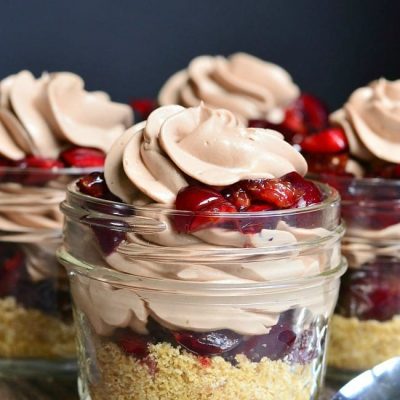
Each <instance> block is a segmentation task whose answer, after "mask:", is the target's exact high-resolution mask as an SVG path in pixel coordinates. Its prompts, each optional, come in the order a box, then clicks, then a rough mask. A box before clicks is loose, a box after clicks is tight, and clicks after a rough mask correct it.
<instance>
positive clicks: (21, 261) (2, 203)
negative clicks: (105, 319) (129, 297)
mask: <svg viewBox="0 0 400 400" xmlns="http://www.w3.org/2000/svg"><path fill="white" fill-rule="evenodd" d="M88 172H90V171H88V170H87V169H73V168H69V169H58V170H44V169H33V168H29V169H27V168H9V167H0V371H2V372H3V371H6V370H9V369H10V370H11V371H12V372H13V373H24V374H32V375H36V374H39V373H41V372H43V373H47V372H48V371H51V372H52V373H54V372H57V371H59V372H65V371H67V372H68V371H71V370H75V369H76V367H75V330H74V327H73V322H72V307H71V300H70V294H69V285H68V279H67V276H66V273H65V270H64V268H62V267H61V266H60V264H59V263H58V261H57V258H56V255H55V252H56V249H57V247H59V246H60V243H61V236H62V220H63V216H62V213H61V211H60V210H59V204H60V202H61V201H63V200H64V198H65V189H66V187H67V185H68V184H69V183H70V182H71V181H72V180H75V179H76V177H77V176H80V175H81V174H84V173H88Z"/></svg>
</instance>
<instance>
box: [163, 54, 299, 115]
mask: <svg viewBox="0 0 400 400" xmlns="http://www.w3.org/2000/svg"><path fill="white" fill-rule="evenodd" d="M299 94H300V91H299V88H298V87H297V86H296V85H295V84H294V83H293V81H292V78H291V77H290V75H289V74H288V73H287V72H286V71H285V70H284V69H283V68H281V67H280V66H278V65H276V64H272V63H269V62H266V61H263V60H261V59H259V58H257V57H254V56H251V55H250V54H246V53H236V54H232V55H231V56H229V57H227V58H225V57H222V56H200V57H196V58H195V59H193V60H192V61H191V62H190V64H189V66H188V67H187V68H186V69H184V70H182V71H179V72H177V73H176V74H174V75H173V76H172V77H170V78H169V79H168V80H167V82H166V83H165V84H164V86H163V87H162V88H161V90H160V93H159V96H158V102H159V104H160V105H168V104H181V105H183V106H185V107H195V106H198V105H199V104H200V102H201V101H203V102H205V103H206V105H208V106H210V107H213V108H225V109H228V110H230V111H232V112H234V113H235V114H236V115H237V116H239V117H240V118H241V119H242V120H244V121H247V120H249V119H267V120H270V121H271V122H275V123H279V122H282V120H283V118H284V113H283V108H284V107H286V106H287V105H288V104H289V103H291V102H292V101H294V100H295V99H296V98H297V97H298V96H299Z"/></svg>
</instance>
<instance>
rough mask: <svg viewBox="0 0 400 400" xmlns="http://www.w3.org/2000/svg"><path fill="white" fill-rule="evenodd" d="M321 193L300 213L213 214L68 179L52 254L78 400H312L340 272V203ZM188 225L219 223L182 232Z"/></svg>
mask: <svg viewBox="0 0 400 400" xmlns="http://www.w3.org/2000/svg"><path fill="white" fill-rule="evenodd" d="M320 187H321V189H322V190H323V193H324V201H323V202H322V203H321V204H317V205H312V206H309V207H305V208H303V209H290V210H279V211H267V212H266V211H262V212H252V213H207V212H189V211H177V210H173V209H168V208H165V207H162V206H161V205H153V206H145V207H138V206H135V207H134V206H130V205H126V204H123V203H118V202H112V201H107V200H100V199H96V198H93V197H89V196H87V195H84V194H81V193H79V192H77V190H76V188H75V185H71V186H70V187H69V190H68V192H67V199H66V201H64V202H63V204H62V211H63V212H64V214H65V228H64V245H63V246H62V247H61V248H60V250H59V253H58V255H59V259H60V261H61V262H62V263H63V264H64V265H65V267H66V269H67V272H68V276H69V279H70V284H71V292H72V297H73V304H74V316H75V321H76V325H77V331H78V358H79V366H80V374H79V377H80V378H79V388H80V398H81V399H91V400H103V399H104V400H105V399H107V400H117V399H118V400H121V399H132V398H134V399H137V400H147V399H161V398H162V399H164V400H176V399H191V400H197V399H233V398H236V399H245V400H250V399H252V400H253V399H278V398H279V399H291V400H309V399H316V398H317V396H318V392H319V390H320V388H321V385H322V380H323V377H324V371H325V348H326V345H327V329H328V321H329V318H330V316H331V314H332V312H333V309H334V307H335V304H336V300H337V295H338V290H339V283H340V276H341V275H342V274H343V272H344V270H345V268H346V264H345V261H344V260H343V259H342V258H341V253H340V238H341V236H342V233H343V227H342V226H341V224H340V212H339V197H338V195H337V192H336V191H335V190H334V189H331V188H329V187H328V186H324V185H321V186H320ZM194 218H200V219H202V223H203V224H202V226H204V222H205V221H206V220H207V219H210V218H211V219H212V221H213V224H212V226H213V227H208V228H205V229H201V230H198V231H196V232H193V233H191V234H183V233H178V230H177V229H176V227H178V226H179V227H182V225H184V224H186V223H190V224H192V223H193V221H194V220H193V219H194ZM198 221H199V220H197V222H198ZM191 226H193V225H191ZM216 226H217V227H216ZM180 232H182V230H180Z"/></svg>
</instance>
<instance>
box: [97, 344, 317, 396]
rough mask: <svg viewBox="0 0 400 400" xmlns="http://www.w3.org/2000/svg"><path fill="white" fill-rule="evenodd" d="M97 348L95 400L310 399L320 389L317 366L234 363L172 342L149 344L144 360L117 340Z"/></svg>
mask: <svg viewBox="0 0 400 400" xmlns="http://www.w3.org/2000/svg"><path fill="white" fill-rule="evenodd" d="M96 347H97V348H96V353H97V367H98V375H97V374H96V375H97V381H96V382H94V381H93V382H91V384H89V392H90V395H91V399H92V400H159V399H162V400H178V399H179V400H206V399H207V400H227V399H232V400H233V399H234V400H310V399H311V398H313V391H314V390H315V387H314V386H313V377H312V367H311V365H296V366H290V365H288V364H286V363H284V362H282V361H271V360H269V359H267V358H263V359H262V360H261V361H260V362H259V363H254V362H250V361H249V360H248V359H247V358H246V357H245V356H244V355H240V356H237V361H238V364H237V365H236V366H233V365H232V364H231V363H229V362H227V361H225V360H224V359H223V358H222V357H213V358H211V359H208V358H202V357H197V356H195V355H193V354H191V353H189V352H187V351H185V350H183V349H181V348H174V347H172V346H171V345H170V344H169V343H159V344H156V345H151V346H149V351H150V353H149V356H148V357H147V358H146V360H145V361H139V360H137V359H136V358H134V357H132V356H129V355H126V354H125V353H124V352H123V351H122V350H121V349H120V348H119V347H118V346H117V345H115V344H114V343H111V342H107V343H103V344H98V345H97V346H96ZM92 378H93V379H95V378H94V377H92Z"/></svg>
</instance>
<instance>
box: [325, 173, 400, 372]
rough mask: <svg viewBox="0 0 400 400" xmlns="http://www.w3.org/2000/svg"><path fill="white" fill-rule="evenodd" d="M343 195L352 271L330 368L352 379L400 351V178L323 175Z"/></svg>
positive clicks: (340, 308) (334, 330)
mask: <svg viewBox="0 0 400 400" xmlns="http://www.w3.org/2000/svg"><path fill="white" fill-rule="evenodd" d="M320 178H322V179H323V180H325V181H326V182H328V183H330V184H331V185H333V186H335V187H336V188H337V189H338V190H339V192H340V193H341V196H342V217H343V219H344V221H345V223H346V227H347V229H346V234H345V236H344V239H343V246H342V251H343V254H344V256H346V258H347V260H348V263H349V270H348V271H347V272H346V274H345V275H344V277H343V279H342V286H341V290H340V296H339V301H338V305H337V307H336V311H335V314H334V316H333V318H332V329H331V339H330V345H329V352H328V364H329V366H330V367H331V368H330V373H331V375H332V376H334V377H338V378H340V377H343V378H348V377H349V376H351V375H354V374H356V373H358V372H360V371H362V370H365V369H369V368H371V367H373V366H374V365H376V364H379V363H381V362H382V361H384V360H387V359H389V358H391V357H394V356H399V355H400V258H399V257H400V253H399V243H398V242H399V238H400V233H399V232H400V231H399V230H400V213H399V210H400V182H399V181H398V180H388V179H372V178H362V179H361V178H351V177H339V176H332V175H321V176H320Z"/></svg>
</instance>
